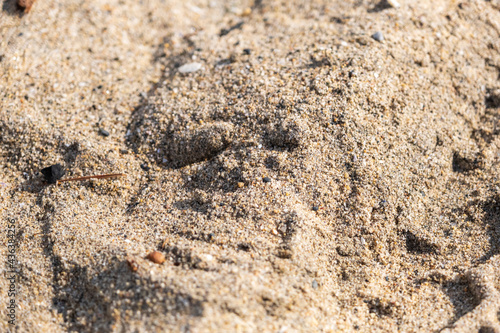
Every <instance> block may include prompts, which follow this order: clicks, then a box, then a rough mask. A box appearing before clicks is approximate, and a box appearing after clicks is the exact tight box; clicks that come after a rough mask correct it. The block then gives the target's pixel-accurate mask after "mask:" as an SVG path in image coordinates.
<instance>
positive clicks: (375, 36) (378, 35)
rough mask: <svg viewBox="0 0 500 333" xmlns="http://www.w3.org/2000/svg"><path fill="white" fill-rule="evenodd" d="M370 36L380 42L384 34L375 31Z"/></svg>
mask: <svg viewBox="0 0 500 333" xmlns="http://www.w3.org/2000/svg"><path fill="white" fill-rule="evenodd" d="M372 38H373V39H375V40H376V41H377V42H381V41H383V40H384V35H383V34H382V33H381V32H380V31H377V32H376V33H374V34H373V35H372Z"/></svg>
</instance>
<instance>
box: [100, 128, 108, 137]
mask: <svg viewBox="0 0 500 333" xmlns="http://www.w3.org/2000/svg"><path fill="white" fill-rule="evenodd" d="M99 134H100V135H102V136H109V132H108V131H106V130H105V129H102V128H99Z"/></svg>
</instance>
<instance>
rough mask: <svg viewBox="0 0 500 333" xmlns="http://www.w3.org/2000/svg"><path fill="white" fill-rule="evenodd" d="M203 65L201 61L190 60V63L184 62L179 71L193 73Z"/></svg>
mask: <svg viewBox="0 0 500 333" xmlns="http://www.w3.org/2000/svg"><path fill="white" fill-rule="evenodd" d="M201 67H202V65H201V64H200V63H199V62H190V63H189V64H184V65H182V66H181V67H179V72H181V73H192V72H196V71H197V70H200V69H201Z"/></svg>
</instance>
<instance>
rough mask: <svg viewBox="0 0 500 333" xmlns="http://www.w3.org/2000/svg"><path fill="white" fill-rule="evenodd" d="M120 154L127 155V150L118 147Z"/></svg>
mask: <svg viewBox="0 0 500 333" xmlns="http://www.w3.org/2000/svg"><path fill="white" fill-rule="evenodd" d="M120 154H123V155H127V154H128V150H127V149H120Z"/></svg>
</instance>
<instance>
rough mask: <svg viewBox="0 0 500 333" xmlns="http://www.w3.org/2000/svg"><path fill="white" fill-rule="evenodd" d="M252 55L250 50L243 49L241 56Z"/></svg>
mask: <svg viewBox="0 0 500 333" xmlns="http://www.w3.org/2000/svg"><path fill="white" fill-rule="evenodd" d="M251 53H252V50H250V49H243V54H246V55H250V54H251Z"/></svg>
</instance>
